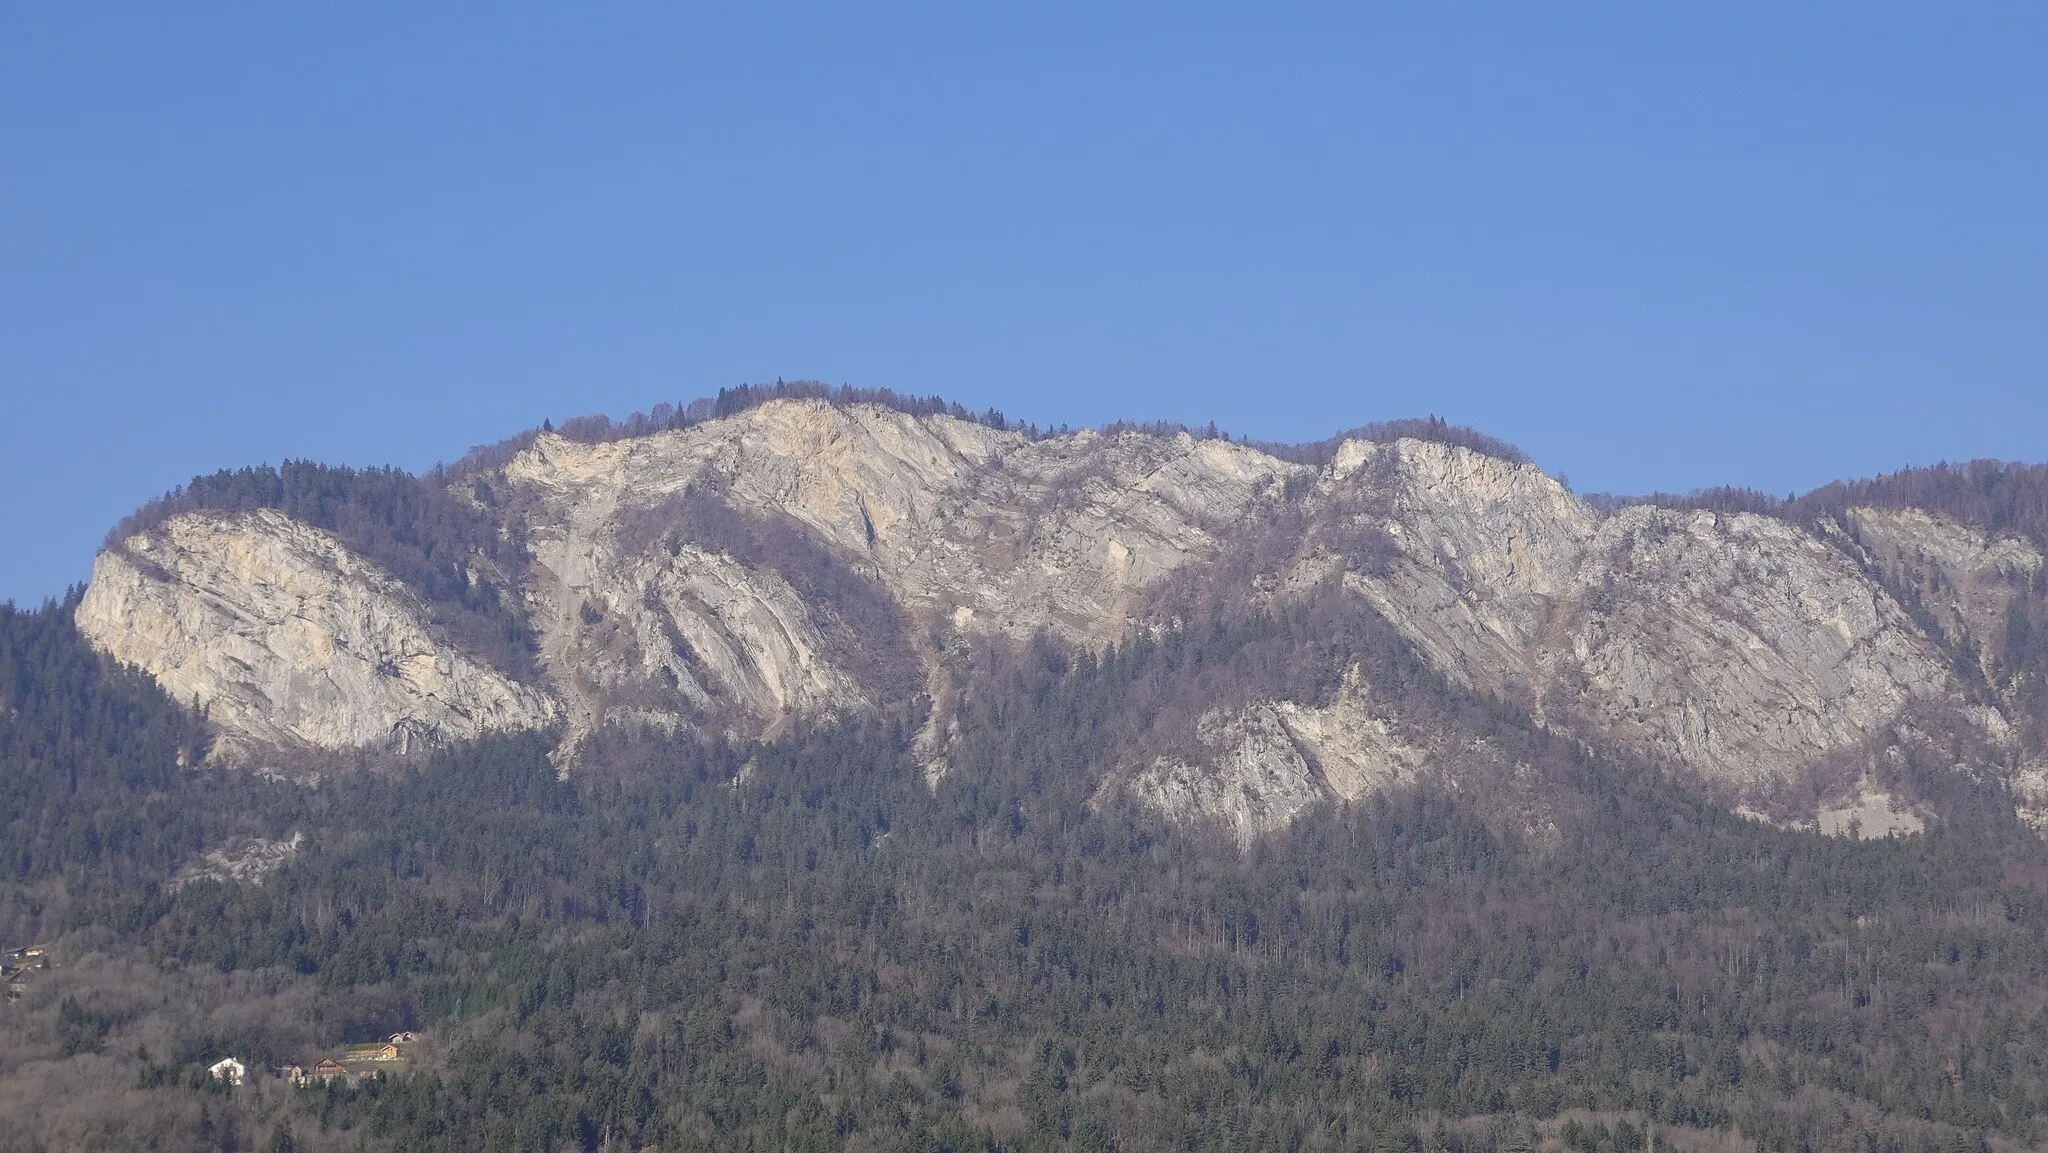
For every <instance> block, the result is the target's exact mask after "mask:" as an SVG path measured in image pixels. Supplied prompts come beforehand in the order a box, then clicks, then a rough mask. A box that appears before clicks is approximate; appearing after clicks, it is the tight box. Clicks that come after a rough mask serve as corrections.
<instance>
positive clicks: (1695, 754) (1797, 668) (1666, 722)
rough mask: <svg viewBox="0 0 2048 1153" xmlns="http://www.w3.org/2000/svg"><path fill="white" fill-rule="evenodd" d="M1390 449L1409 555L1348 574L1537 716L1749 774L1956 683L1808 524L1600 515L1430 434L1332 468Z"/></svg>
mask: <svg viewBox="0 0 2048 1153" xmlns="http://www.w3.org/2000/svg"><path fill="white" fill-rule="evenodd" d="M1382 455H1384V456H1390V457H1392V458H1393V466H1392V467H1391V468H1390V469H1382V470H1380V471H1379V472H1378V473H1376V474H1375V475H1378V476H1380V477H1382V478H1384V482H1385V483H1388V484H1390V485H1391V486H1392V490H1393V491H1392V494H1391V495H1392V502H1391V503H1392V506H1393V509H1394V511H1393V519H1392V522H1391V523H1390V525H1389V532H1390V533H1391V534H1392V535H1393V537H1394V539H1395V541H1396V542H1397V543H1398V546H1399V550H1400V555H1399V557H1398V558H1397V559H1396V560H1395V561H1394V562H1393V563H1392V564H1391V565H1389V566H1388V568H1387V571H1386V572H1385V573H1384V574H1381V575H1369V574H1353V575H1352V576H1351V577H1350V578H1348V579H1349V581H1350V583H1351V584H1352V586H1353V587H1355V588H1356V589H1357V590H1358V591H1359V592H1360V593H1361V594H1362V595H1364V596H1365V597H1367V598H1368V599H1369V600H1371V601H1372V602H1373V604H1374V605H1375V607H1377V608H1378V609H1379V610H1380V611H1381V613H1382V614H1384V615H1385V616H1386V617H1387V619H1388V620H1390V621H1392V622H1393V623H1394V624H1395V626H1396V627H1398V628H1400V629H1401V630H1402V631H1403V632H1404V633H1405V634H1407V635H1408V637H1409V638H1410V639H1411V640H1412V641H1413V642H1414V643H1415V645H1416V647H1417V648H1418V649H1420V650H1421V651H1422V652H1424V653H1425V654H1427V655H1428V656H1429V658H1430V659H1431V661H1432V662H1433V663H1435V664H1436V665H1437V666H1438V668H1440V669H1441V670H1442V671H1444V672H1445V673H1447V674H1449V675H1450V676H1452V677H1453V678H1454V679H1456V680H1458V681H1460V682H1461V683H1464V684H1468V685H1471V686H1473V687H1475V688H1478V689H1480V690H1482V691H1485V692H1489V693H1495V694H1499V695H1503V696H1507V697H1510V698H1522V699H1527V700H1529V701H1530V703H1531V704H1532V705H1533V707H1535V708H1536V710H1537V711H1538V715H1539V716H1545V717H1549V718H1551V719H1553V720H1554V721H1556V722H1557V723H1560V724H1564V725H1566V726H1567V727H1569V726H1572V725H1584V726H1586V727H1589V728H1590V729H1591V730H1592V731H1594V732H1596V733H1599V734H1603V735H1605V736H1608V737H1610V738H1613V739H1616V740H1618V741H1620V742H1622V743H1623V744H1625V745H1628V746H1630V747H1633V748H1635V749H1637V750H1639V751H1641V752H1644V753H1648V754H1652V755H1654V756H1657V757H1659V758H1662V759H1667V760H1671V761H1675V762H1677V763H1679V764H1683V765H1686V766H1689V767H1691V768H1694V769H1696V770H1698V771H1700V772H1702V773H1704V774H1706V775H1707V776H1709V777H1712V778H1716V779H1720V780H1723V781H1726V782H1728V783H1730V784H1734V785H1738V786H1739V785H1750V784H1758V783H1762V782H1764V781H1766V780H1768V779H1769V778H1771V777H1774V776H1778V775H1783V774H1786V773H1789V772H1791V771H1793V770H1796V769H1797V768H1798V767H1800V766H1801V765H1803V764H1806V763H1808V762H1810V761H1812V760H1814V759H1816V758H1819V757H1821V756H1823V755H1825V754H1827V753H1829V752H1832V751H1835V750H1837V749H1841V748H1845V747H1847V746H1850V745H1852V744H1855V743H1857V742H1860V741H1862V740H1864V739H1866V738H1867V737H1869V736H1870V735H1872V734H1873V733H1875V732H1876V731H1878V729H1879V728H1880V727H1881V726H1883V725H1884V724H1886V723H1887V722H1889V721H1890V720H1891V719H1892V718H1893V717H1894V716H1896V715H1897V714H1898V712H1899V710H1900V709H1901V708H1902V707H1904V706H1905V705H1906V703H1907V702H1909V701H1911V700H1914V699H1916V698H1927V697H1934V696H1937V695H1940V694H1942V693H1945V692H1947V691H1949V690H1950V689H1951V688H1952V684H1951V678H1950V674H1949V672H1948V670H1947V662H1946V661H1945V660H1944V659H1943V657H1942V654H1941V653H1940V651H1939V650H1938V649H1937V647H1936V646H1935V645H1934V644H1933V643H1932V642H1931V641H1930V639H1929V638H1927V637H1926V636H1924V635H1922V634H1921V633H1920V632H1919V630H1918V629H1917V628H1916V627H1915V625H1914V623H1913V621H1912V620H1911V618H1910V617H1908V615H1907V614H1906V612H1905V611H1904V610H1903V609H1902V608H1901V607H1900V606H1899V605H1898V603H1897V602H1896V601H1894V600H1893V599H1892V598H1891V597H1890V596H1889V595H1888V594H1887V593H1886V592H1885V591H1884V589H1883V587H1882V586H1881V585H1879V584H1878V583H1877V582H1875V581H1873V580H1871V579H1870V578H1869V577H1868V576H1867V575H1865V574H1864V573H1863V572H1862V571H1860V570H1859V568H1858V567H1857V565H1856V564H1855V563H1854V562H1853V561H1852V560H1851V559H1850V558H1849V557H1847V556H1846V555H1844V554H1843V552H1842V551H1841V550H1839V549H1837V548H1835V547H1833V546H1831V545H1830V544H1828V543H1827V542H1825V541H1823V540H1821V539H1819V538H1818V537H1816V536H1814V535H1813V534H1810V533H1807V532H1804V531H1802V530H1800V529H1798V528H1795V527H1794V526H1792V525H1789V524H1786V523H1784V522H1782V521H1778V520H1773V519H1770V518H1766V517H1761V516H1752V515H1736V516H1720V515H1716V514H1714V513H1709V512H1699V511H1684V512H1681V511H1673V510H1667V509H1659V508H1652V507H1647V506H1639V507H1634V508H1628V509H1625V510H1623V511H1621V512H1618V513H1615V514H1613V515H1611V516H1604V517H1603V516H1601V515H1600V514H1599V513H1598V512H1597V511H1596V510H1594V509H1592V508H1591V507H1589V506H1587V505H1585V504H1583V503H1581V502H1580V501H1578V500H1576V499H1575V498H1573V497H1572V496H1571V494H1569V493H1567V492H1565V491H1564V489H1563V488H1562V486H1560V485H1558V484H1557V483H1556V482H1555V481H1553V480H1551V479H1550V478H1549V477H1547V476H1544V475H1543V474H1542V473H1540V472H1538V471H1537V470H1536V469H1534V468H1533V467H1530V466H1527V465H1513V464H1508V463H1506V462H1503V461H1498V460H1493V459H1490V458H1487V457H1483V456H1479V455H1478V454H1476V453H1472V452H1470V451H1468V450H1465V449H1461V448H1452V447H1447V446H1444V445H1438V444H1427V443H1423V442H1419V441H1402V442H1400V443H1398V444H1395V445H1391V446H1373V445H1362V446H1358V448H1357V449H1356V450H1355V451H1354V452H1352V453H1349V454H1347V455H1346V456H1345V457H1343V458H1340V460H1339V462H1338V464H1339V467H1338V468H1337V469H1336V470H1335V475H1333V477H1332V482H1333V483H1342V482H1343V480H1344V467H1345V466H1346V465H1347V464H1348V463H1349V462H1350V461H1352V460H1358V461H1360V462H1361V463H1364V462H1368V461H1370V460H1372V459H1373V458H1374V457H1376V456H1382ZM1366 474H1367V470H1365V469H1363V468H1360V469H1359V471H1358V473H1357V474H1356V475H1366Z"/></svg>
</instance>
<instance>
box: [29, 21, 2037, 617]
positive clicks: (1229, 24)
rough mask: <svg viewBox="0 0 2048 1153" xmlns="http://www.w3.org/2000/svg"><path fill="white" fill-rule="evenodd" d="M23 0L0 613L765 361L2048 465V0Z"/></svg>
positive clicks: (1560, 462) (1666, 449) (1662, 440)
mask: <svg viewBox="0 0 2048 1153" xmlns="http://www.w3.org/2000/svg"><path fill="white" fill-rule="evenodd" d="M1404 9H1405V10H1402V11H1395V10H1393V6H1385V7H1384V8H1382V7H1381V6H1374V5H1359V4H1344V5H1334V4H1333V5H1327V6H1316V5H1305V6H1293V5H1289V6H1282V5H1234V6H1229V7H1223V6H1205V5H1201V4H1176V5H1166V4H1159V5H1139V4H1131V5H1106V4H1101V3H1096V4H1085V5H1082V4H1063V3H1037V4H985V3H972V2H964V3H963V2H956V3H951V4H933V5H928V6H921V5H901V4H890V3H868V4H859V5H853V4H846V5H830V6H824V5H801V4H774V3H758V4H749V5H690V4H681V5H679V4H653V3H647V4H640V3H599V4H593V5H581V6H569V5H540V4H525V3H501V4H497V5H481V4H477V5H464V6H455V5H435V4H424V3H423V4H406V5H395V4H381V3H364V4H356V5H292V4H255V3H218V4H209V5H160V4H151V5H143V4H132V3H102V4H56V3H46V2H45V3H34V2H26V0H0V598H6V597H12V598H15V599H17V600H22V601H31V600H34V599H37V598H40V597H41V596H44V595H47V594H54V593H56V592H58V591H60V590H61V589H62V588H63V586H64V585H65V584H66V583H67V582H70V581H73V580H80V579H83V578H84V577H85V576H86V575H87V573H88V571H89V567H90V562H91V554H92V550H93V548H94V547H95V546H96V544H97V542H98V540H99V538H100V536H101V534H102V533H103V532H104V531H105V529H106V527H107V526H108V525H109V524H111V523H112V522H113V521H114V520H115V519H116V518H118V517H119V516H120V515H121V514H122V513H124V512H126V511H128V510H129V509H131V508H133V507H134V506H135V505H136V504H138V503H140V502H141V501H142V500H144V499H145V498H147V497H148V496H150V495H151V494H153V493H155V492H158V491H160V490H162V489H164V488H166V487H168V486H170V485H172V484H175V483H178V482H179V481H181V480H183V479H184V478H186V477H188V476H190V475H192V474H193V473H195V472H201V471H211V470H213V469H215V468H218V467H221V466H225V465H239V464H244V463H254V462H259V461H276V460H279V459H282V458H285V457H291V456H299V457H312V458H317V459H322V460H327V461H333V462H345V463H351V464H376V463H387V462H388V463H396V464H400V465H403V466H406V467H409V468H415V469H419V468H425V467H428V466H431V465H432V464H433V463H434V462H435V461H436V460H442V459H448V460H452V459H454V458H455V457H457V456H459V455H460V454H461V453H462V452H463V450H464V449H466V448H467V447H469V446H470V445H472V444H476V443H480V442H486V441H491V440H495V439H498V438H500V437H502V436H505V435H507V434H510V433H512V432H515V431H517V430H519V429H521V428H524V427H528V426H531V425H534V424H537V423H539V422H540V420H541V419H542V418H543V417H554V418H556V419H560V418H562V417H565V416H570V415H575V414H579V413H586V412H594V411H604V412H611V413H614V414H620V415H623V414H624V413H626V412H629V411H631V410H633V409H635V408H646V407H648V406H651V405H652V404H654V403H655V402H657V401H661V400H681V399H686V398H688V397H692V396H696V395H700V394H704V393H708V392H715V391H716V390H717V389H718V388H719V387H721V386H723V385H730V384H735V383H738V382H741V381H760V380H772V379H774V378H776V377H778V376H780V377H787V378H790V379H796V378H817V379H823V380H826V381H829V382H832V383H835V384H836V383H842V382H845V383H852V384H857V385H863V386H887V387H891V388H895V389H897V390H899V391H908V392H915V393H920V394H923V393H931V392H938V393H941V394H944V395H946V396H947V397H949V398H952V399H957V400H960V401H961V402H963V403H966V404H969V405H971V406H973V407H976V408H982V407H988V406H994V407H998V408H1001V409H1003V410H1004V411H1005V412H1007V413H1009V414H1011V415H1013V416H1018V417H1023V418H1025V419H1029V420H1035V421H1039V422H1041V423H1059V422H1069V423H1074V424H1081V423H1097V422H1101V421H1106V420H1111V419H1115V418H1118V417H1135V418H1173V419H1181V420H1186V421H1189V422H1195V423H1198V422H1204V421H1208V420H1211V419H1213V420H1215V421H1217V422H1218V423H1219V424H1221V425H1222V426H1223V427H1225V428H1226V429H1228V430H1230V431H1232V432H1247V433H1250V434H1252V435H1254V436H1258V437H1261V438H1269V439H1308V438H1314V437H1318V436H1322V435H1325V434H1327V433H1329V432H1331V431H1334V430H1336V429H1339V428H1342V427H1346V426H1349V425H1355V424H1359V423H1362V422H1365V421H1368V420H1374V419H1382V418H1388V417H1396V416H1408V415H1420V414H1424V413H1431V412H1434V413H1441V414H1444V415H1447V416H1448V417H1450V418H1451V419H1453V420H1456V421H1459V422H1462V423H1468V424H1473V425H1476V426H1479V427H1481V428H1483V429H1485V430H1487V431H1488V432H1491V433H1493V434H1495V435H1497V436H1501V437H1505V438H1507V439H1509V440H1513V441H1515V442H1517V443H1519V444H1520V445H1522V446H1523V447H1524V448H1525V449H1527V450H1528V451H1529V452H1530V453H1531V454H1532V455H1534V456H1535V458H1536V459H1537V460H1538V461H1539V462H1540V463H1541V464H1543V465H1544V466H1545V467H1546V468H1549V469H1550V470H1551V471H1553V472H1559V471H1561V472H1565V473H1568V474H1569V475H1570V476H1571V478H1572V481H1573V483H1574V485H1575V486H1576V487H1577V488H1579V489H1581V490H1582V491H1590V490H1596V489H1606V490H1612V491H1644V490H1650V489H1667V490H1682V489H1687V488H1691V487H1695V486H1700V485H1707V484H1714V483H1724V482H1725V483H1737V484H1749V485H1755V486H1758V487H1762V488H1765V489H1769V490H1772V491H1789V490H1793V489H1804V488H1808V487H1811V486H1813V485H1815V484H1818V483H1820V482H1822V481H1825V480H1827V479H1831V478H1834V477H1838V476H1847V475H1861V474H1868V473H1872V472H1877V471H1885V470H1890V469H1892V468H1896V467H1899V466H1901V465H1906V464H1911V463H1931V462H1933V461H1935V460H1938V459H1943V458H1951V459H1959V458H1969V457H1977V456H1993V457H2003V458H2019V459H2028V460H2042V459H2048V316H2044V305H2048V213H2044V210H2043V206H2044V205H2048V133H2044V129H2043V125H2044V124H2048V68H2043V67H2042V65H2041V62H2042V61H2043V60H2048V8H2044V7H2043V6H2042V5H2040V4H2038V3H1984V4H1977V5H1967V6H1963V5H1949V6H1941V5H1928V4H1918V5H1894V4H1885V3H1862V4H1853V5H1852V4H1840V5H1826V4H1811V5H1762V4H1739V3H1727V4H1716V5H1693V6H1688V7H1685V8H1681V6H1677V5H1641V4H1631V5H1621V4H1615V5H1605V6H1603V5H1579V4H1553V5H1514V6H1510V5H1499V6H1481V5H1465V4H1445V5H1410V6H1404Z"/></svg>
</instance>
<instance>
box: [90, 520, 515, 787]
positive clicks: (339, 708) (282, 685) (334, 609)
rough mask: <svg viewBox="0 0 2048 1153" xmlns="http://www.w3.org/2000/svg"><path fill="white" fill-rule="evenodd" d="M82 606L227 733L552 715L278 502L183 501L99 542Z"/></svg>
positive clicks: (462, 735) (442, 735)
mask: <svg viewBox="0 0 2048 1153" xmlns="http://www.w3.org/2000/svg"><path fill="white" fill-rule="evenodd" d="M77 621H78V626H79V629H80V630H81V631H82V632H83V633H84V634H85V636H86V637H87V639H89V640H90V641H91V642H92V643H93V644H94V645H96V646H97V647H99V648H100V649H101V650H103V651H105V652H107V653H109V654H111V655H112V656H114V657H115V658H117V659H119V660H121V661H124V662H126V663H128V664H131V665H135V666H137V667H140V668H142V669H145V670H147V671H148V672H149V673H151V674H152V675H154V676H155V677H156V679H157V680H158V682H160V683H161V684H162V685H163V686H164V688H165V690H166V691H168V692H169V693H170V694H171V695H172V696H175V697H177V698H178V699H180V700H184V701H197V702H198V703H199V704H200V705H202V706H204V707H205V708H206V710H207V711H208V715H209V716H210V718H211V719H212V720H213V722H214V724H215V726H216V728H217V729H218V731H219V733H220V737H221V740H222V742H223V743H224V744H225V745H227V746H228V747H229V748H239V749H244V750H247V749H253V748H260V747H263V746H272V747H285V748H295V747H315V748H324V749H344V748H399V749H404V748H407V747H409V746H410V745H412V744H413V743H415V742H417V741H419V740H421V739H423V738H424V739H429V740H447V739H455V740H460V739H466V738H470V737H476V736H480V735H483V734H485V733H491V732H500V731H506V730H513V729H525V728H534V727H538V726H542V725H545V724H547V723H548V721H549V720H550V718H551V717H552V716H553V714H554V705H553V704H552V702H551V701H550V700H549V698H548V697H547V696H546V695H545V694H543V693H541V692H539V691H538V690H535V689H533V688H530V687H528V686H525V685H519V684H515V683H513V682H512V681H510V680H508V679H507V678H506V677H504V676H503V675H501V674H499V673H498V672H496V671H495V670H492V669H491V668H489V667H487V666H485V665H483V664H482V663H480V662H478V661H474V660H471V659H469V658H467V657H465V656H463V655H462V654H461V653H459V652H456V651H453V650H452V649H451V648H450V647H449V646H448V645H446V644H444V643H441V642H439V641H437V640H436V639H435V638H434V636H433V634H432V632H431V630H430V629H429V628H428V627H427V625H426V623H425V621H426V618H425V614H424V612H423V610H422V608H421V606H420V605H419V603H418V601H417V598H416V597H415V596H414V595H413V594H412V593H411V591H410V590H408V589H407V588H405V587H404V586H403V585H401V584H399V583H398V582H397V581H394V580H392V579H391V578H389V577H388V576H386V575H384V574H383V573H382V572H380V571H378V570H377V569H376V567H375V566H373V565H371V564H370V563H369V562H367V561H364V560H363V559H361V558H360V557H357V556H355V555H354V554H352V553H350V552H349V551H348V550H347V549H346V548H344V547H342V545H341V544H340V543H339V542H338V541H336V540H335V539H334V538H333V537H331V536H329V535H328V534H326V533H324V532H321V531H320V530H318V529H314V528H309V527H307V526H305V525H302V524H299V523H296V522H294V521H292V520H290V519H288V518H287V517H285V516H284V515H282V514H280V513H277V512H271V511H267V510H266V511H258V512H247V513H234V514H210V513H187V514H185V515H182V516H179V517H176V518H174V519H173V520H171V521H170V522H169V523H167V524H165V525H163V526H162V527H161V528H159V529H156V530H153V531H151V532H147V533H144V534H141V535H138V536H135V537H133V538H130V539H129V540H128V541H126V542H124V543H123V544H121V545H120V546H119V547H116V548H112V549H109V550H107V551H106V552H103V553H101V554H100V556H99V559H98V561H97V562H96V563H95V564H94V565H93V579H92V584H91V586H90V587H89V588H88V589H87V590H86V594H85V599H84V600H83V601H81V602H80V604H79V606H78V614H77Z"/></svg>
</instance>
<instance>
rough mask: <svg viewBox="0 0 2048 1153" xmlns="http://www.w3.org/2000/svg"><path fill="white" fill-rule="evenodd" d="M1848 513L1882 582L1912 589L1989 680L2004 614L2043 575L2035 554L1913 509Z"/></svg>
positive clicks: (2021, 544) (2022, 544) (2016, 542)
mask: <svg viewBox="0 0 2048 1153" xmlns="http://www.w3.org/2000/svg"><path fill="white" fill-rule="evenodd" d="M1848 516H1849V522H1850V524H1851V525H1852V526H1853V527H1854V529H1855V533H1856V538H1857V540H1858V542H1860V543H1861V544H1862V545H1863V547H1865V548H1866V549H1868V550H1869V551H1870V553H1871V556H1872V558H1873V560H1875V561H1876V563H1877V565H1878V567H1879V568H1880V569H1881V570H1882V571H1883V572H1884V573H1885V576H1886V578H1887V579H1888V580H1890V581H1891V582H1892V583H1893V584H1894V585H1895V586H1897V587H1900V588H1904V589H1908V590H1910V591H1911V595H1912V596H1913V597H1914V598H1915V599H1917V600H1918V601H1919V603H1920V605H1921V607H1923V608H1924V609H1926V610H1927V612H1928V613H1929V614H1931V615H1932V616H1933V618H1934V621H1935V623H1936V625H1937V627H1939V628H1940V629H1941V631H1942V633H1943V635H1944V636H1945V637H1946V639H1947V640H1948V642H1949V644H1950V645H1952V646H1955V647H1957V648H1965V647H1967V648H1968V649H1971V650H1974V651H1975V652H1976V654H1977V657H1978V665H1979V670H1980V672H1981V673H1982V674H1983V675H1984V676H1985V678H1986V679H1987V680H1989V679H1990V677H1991V670H1992V668H1993V661H1994V659H1995V657H1996V656H1997V654H1998V651H1999V646H2000V645H2001V643H2002V642H2003V640H2004V636H2005V622H2006V613H2007V612H2008V611H2009V610H2010V609H2011V607H2012V603H2013V599H2014V598H2015V597H2017V596H2019V595H2020V593H2021V591H2022V590H2023V589H2025V588H2026V586H2027V585H2028V583H2030V582H2031V581H2032V580H2033V579H2034V576H2035V574H2036V573H2038V572H2040V570H2041V561H2042V558H2041V552H2040V550H2039V549H2037V548H2035V547H2034V546H2033V545H2032V544H2030V543H2028V542H2027V541H2025V540H2021V539H2019V538H2017V537H1995V536H1993V535H1991V534H1990V533H1987V532H1985V531H1984V530H1982V529H1979V528H1976V527H1974V526H1971V525H1966V524H1961V523H1958V522H1956V521H1953V520H1950V519H1949V518H1948V517H1945V516H1939V515H1936V514H1934V513H1930V512H1923V511H1921V510H1920V509H1916V508H1886V509H1880V508H1853V509H1850V510H1849V514H1848Z"/></svg>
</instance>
